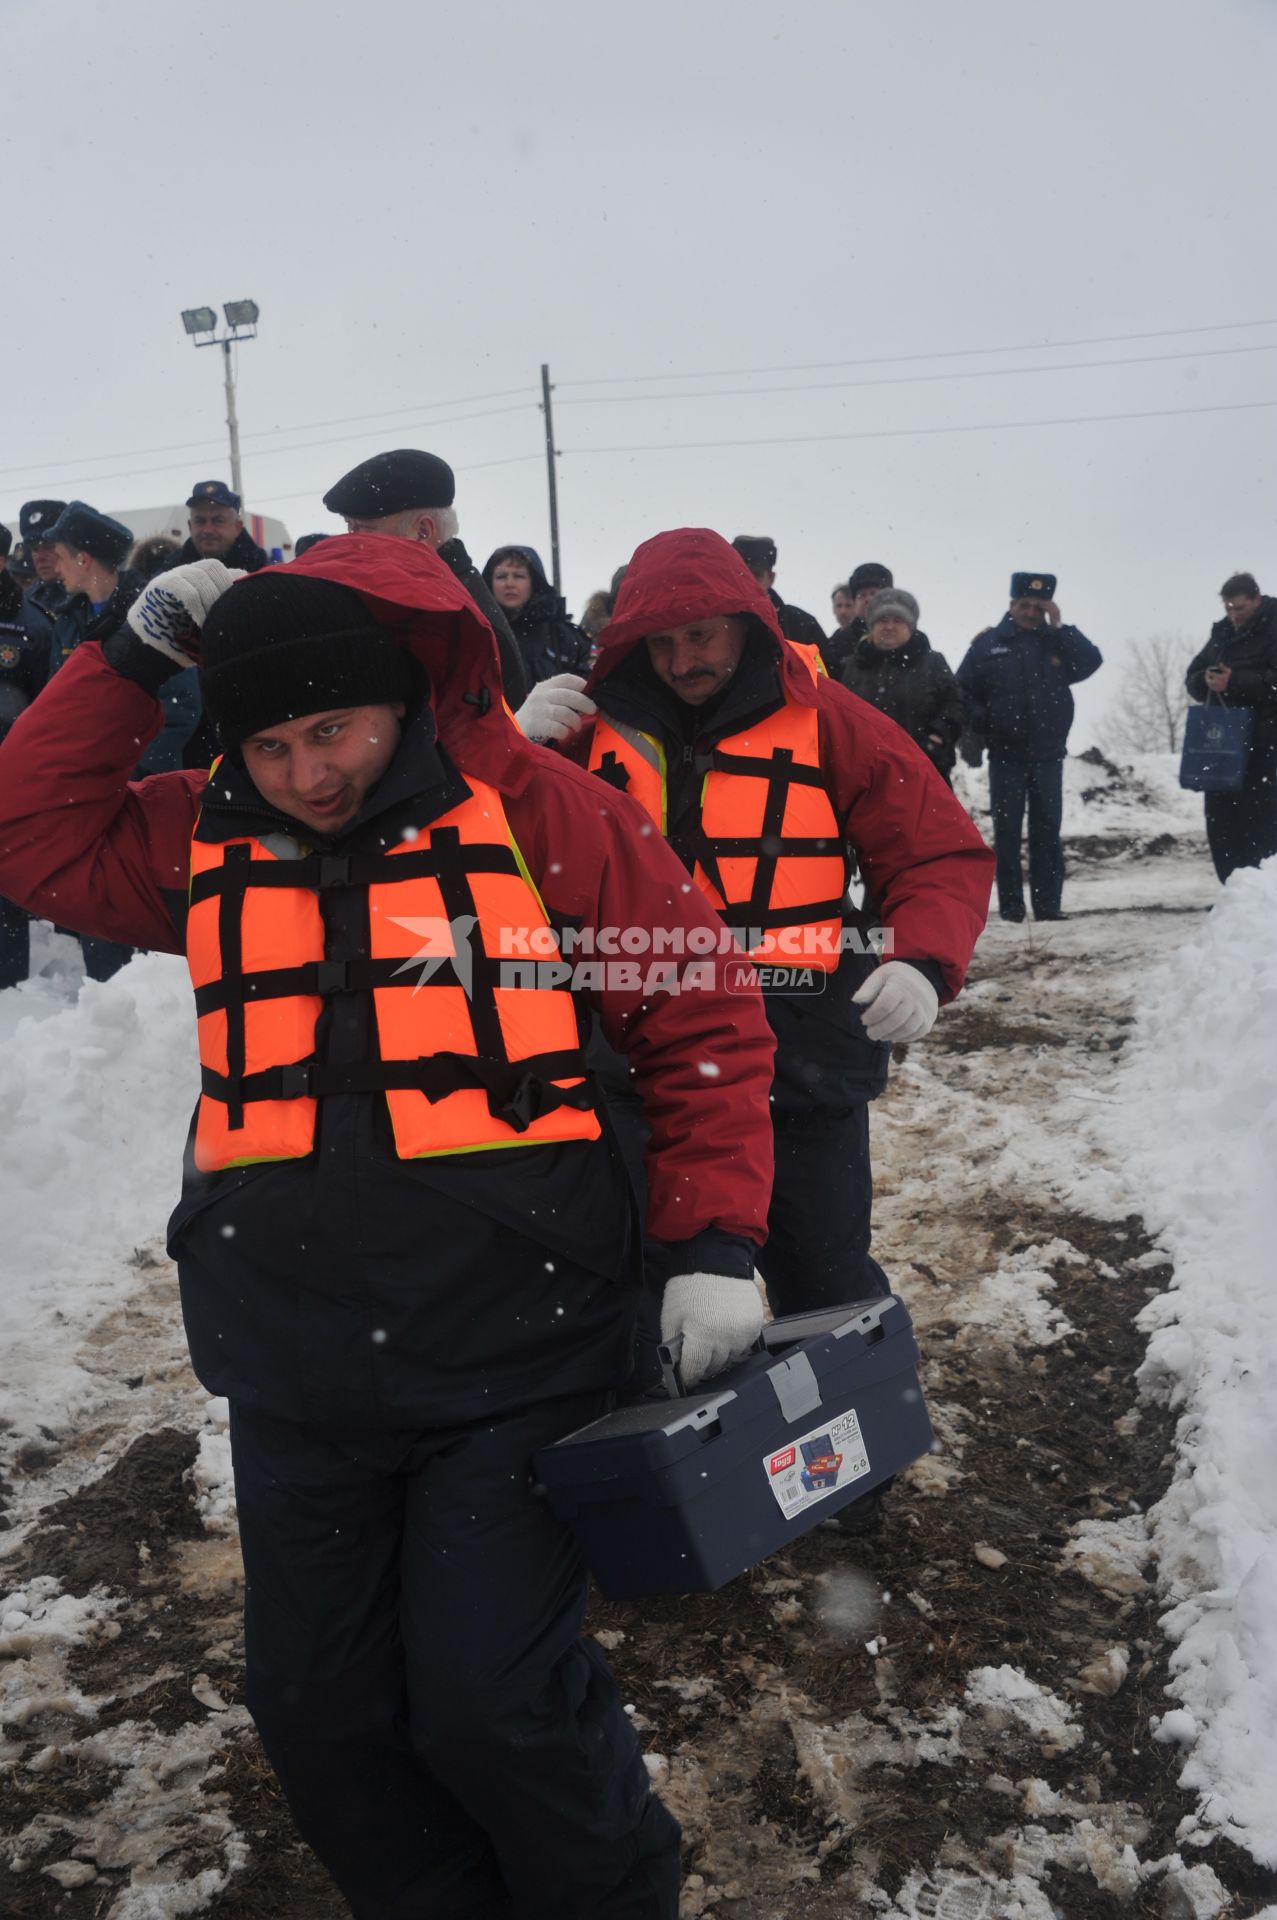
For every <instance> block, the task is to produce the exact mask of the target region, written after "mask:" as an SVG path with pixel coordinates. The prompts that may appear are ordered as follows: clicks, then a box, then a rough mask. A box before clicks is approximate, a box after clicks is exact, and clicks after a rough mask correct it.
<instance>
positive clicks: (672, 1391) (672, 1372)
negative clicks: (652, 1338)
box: [656, 1333, 687, 1400]
mask: <svg viewBox="0 0 1277 1920" xmlns="http://www.w3.org/2000/svg"><path fill="white" fill-rule="evenodd" d="M656 1357H657V1359H658V1360H659V1361H660V1363H661V1385H662V1386H663V1387H664V1389H665V1397H666V1399H667V1400H685V1399H686V1398H687V1388H686V1387H685V1386H684V1385H683V1370H682V1368H683V1336H682V1334H681V1333H676V1334H675V1335H674V1338H673V1339H672V1340H663V1341H662V1342H661V1344H660V1346H659V1347H658V1348H657V1349H656Z"/></svg>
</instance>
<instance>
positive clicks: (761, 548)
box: [732, 533, 776, 573]
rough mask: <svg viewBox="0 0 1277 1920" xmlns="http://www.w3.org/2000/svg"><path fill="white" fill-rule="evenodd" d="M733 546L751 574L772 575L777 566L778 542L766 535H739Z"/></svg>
mask: <svg viewBox="0 0 1277 1920" xmlns="http://www.w3.org/2000/svg"><path fill="white" fill-rule="evenodd" d="M732 545H733V546H734V547H735V549H736V551H737V553H738V554H739V555H740V557H741V559H742V560H743V561H744V562H745V565H746V566H747V567H748V568H749V570H750V572H751V573H770V572H771V571H772V569H773V568H774V567H775V565H776V542H775V541H774V540H769V539H768V538H767V535H766V534H765V533H738V534H737V536H736V538H735V539H734V540H733V541H732Z"/></svg>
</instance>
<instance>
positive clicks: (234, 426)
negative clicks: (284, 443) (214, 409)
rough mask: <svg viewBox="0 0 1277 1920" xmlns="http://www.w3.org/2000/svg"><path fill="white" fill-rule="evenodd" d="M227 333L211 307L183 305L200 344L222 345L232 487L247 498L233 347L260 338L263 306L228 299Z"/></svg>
mask: <svg viewBox="0 0 1277 1920" xmlns="http://www.w3.org/2000/svg"><path fill="white" fill-rule="evenodd" d="M222 312H223V313H224V314H225V315H226V326H227V329H228V330H227V332H226V333H224V334H221V335H219V334H218V331H217V315H216V313H215V312H214V311H213V309H212V307H184V308H183V309H182V325H183V326H184V327H185V328H186V331H187V333H188V335H189V336H190V338H191V339H192V340H193V341H194V343H195V345H196V346H197V347H220V348H221V349H222V371H223V373H224V375H225V379H226V426H227V429H228V431H229V433H230V436H231V486H232V488H233V490H234V491H235V492H236V493H237V494H238V495H239V497H240V499H241V500H242V499H243V498H244V477H243V473H242V471H241V468H240V463H239V419H238V417H237V415H236V412H235V369H234V367H233V365H232V364H231V348H232V347H233V346H235V345H236V344H237V343H238V342H239V341H241V340H255V339H256V338H257V322H258V319H259V318H260V316H261V308H260V307H259V306H258V304H257V302H256V300H228V301H227V302H226V304H225V305H224V306H223V308H222Z"/></svg>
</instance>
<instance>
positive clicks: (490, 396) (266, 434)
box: [0, 386, 537, 480]
mask: <svg viewBox="0 0 1277 1920" xmlns="http://www.w3.org/2000/svg"><path fill="white" fill-rule="evenodd" d="M531 391H532V389H531V387H530V386H523V387H506V388H503V389H502V390H501V392H499V393H471V394H465V395H462V396H461V397H459V398H458V399H456V400H422V401H420V402H419V403H416V404H410V405H407V406H402V407H388V408H386V409H385V410H384V411H383V412H381V413H348V414H344V415H343V416H342V417H341V418H340V419H338V420H305V421H299V422H298V424H297V425H296V426H291V427H259V428H257V429H255V431H254V432H252V433H244V434H241V435H240V438H241V439H242V440H263V439H268V438H271V437H273V436H274V435H275V434H279V433H312V432H314V431H315V429H316V428H318V427H345V426H350V425H351V424H352V423H353V422H355V421H358V420H401V419H402V418H403V415H404V414H405V413H421V412H423V411H425V410H428V409H431V408H436V407H468V406H478V405H480V404H481V403H482V402H483V401H486V400H509V399H512V398H514V397H516V396H517V395H519V394H530V393H531ZM524 404H525V405H527V406H536V404H537V402H536V401H535V400H534V399H528V400H526V401H525V402H524ZM510 411H513V409H511V408H507V407H494V408H493V409H492V412H493V413H507V412H510ZM463 417H464V418H465V419H474V420H480V419H484V418H486V417H487V416H486V415H485V414H466V415H464V416H463ZM404 424H405V425H406V426H423V427H424V426H430V425H431V424H434V425H437V426H446V425H450V424H455V423H454V422H448V421H443V420H440V421H435V422H433V423H432V422H431V421H428V420H411V421H406V422H404ZM354 437H355V438H358V437H359V436H358V435H355V436H354ZM224 444H225V443H224V441H222V440H178V441H174V442H171V443H170V444H169V445H168V446H163V447H125V448H123V449H119V448H117V449H116V451H115V452H113V453H86V454H82V455H81V456H80V458H79V459H75V460H39V461H34V462H28V463H27V464H26V465H24V466H21V467H7V468H4V469H0V480H5V479H8V478H9V477H10V476H11V475H14V474H17V475H24V474H28V473H46V472H50V471H55V472H58V473H65V472H68V471H71V472H75V471H81V470H83V468H84V467H86V466H88V465H90V464H92V463H93V462H95V461H98V460H134V459H141V458H143V457H144V456H145V455H146V454H148V453H199V452H201V451H203V450H209V451H212V450H216V451H220V450H221V449H222V448H223V446H224ZM315 444H316V445H321V446H322V445H325V444H329V443H326V442H323V441H318V442H316V443H315ZM143 471H146V469H143ZM155 471H158V469H155ZM107 477H113V476H107Z"/></svg>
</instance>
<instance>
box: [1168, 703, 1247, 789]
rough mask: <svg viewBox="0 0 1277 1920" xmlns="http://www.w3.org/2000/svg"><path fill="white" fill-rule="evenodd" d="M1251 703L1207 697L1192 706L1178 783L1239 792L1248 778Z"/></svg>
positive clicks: (1185, 725)
mask: <svg viewBox="0 0 1277 1920" xmlns="http://www.w3.org/2000/svg"><path fill="white" fill-rule="evenodd" d="M1254 723H1255V716H1254V714H1253V713H1252V712H1251V710H1250V708H1249V707H1225V706H1222V705H1220V704H1219V703H1217V702H1215V701H1210V700H1208V701H1207V702H1206V705H1205V706H1203V707H1190V708H1189V710H1188V714H1187V716H1186V718H1185V721H1184V749H1183V752H1182V753H1181V755H1180V763H1179V783H1180V785H1181V787H1187V788H1188V789H1189V790H1190V792H1192V793H1236V792H1237V791H1238V789H1239V788H1240V786H1241V784H1242V781H1243V780H1244V779H1245V778H1246V760H1247V756H1248V755H1249V753H1250V735H1251V729H1252V727H1253V726H1254Z"/></svg>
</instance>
